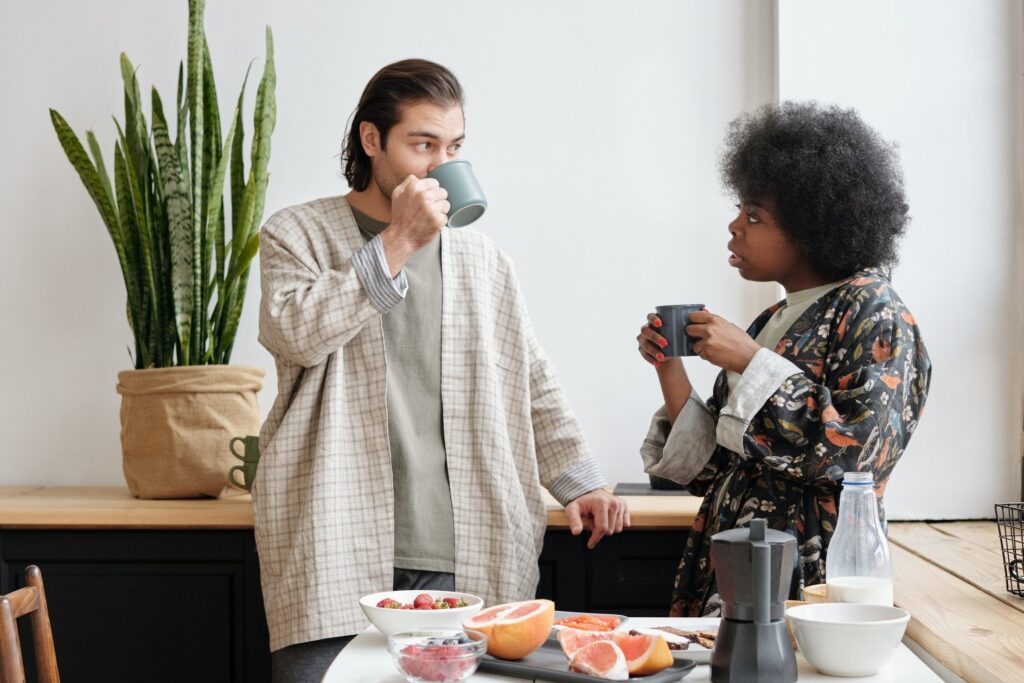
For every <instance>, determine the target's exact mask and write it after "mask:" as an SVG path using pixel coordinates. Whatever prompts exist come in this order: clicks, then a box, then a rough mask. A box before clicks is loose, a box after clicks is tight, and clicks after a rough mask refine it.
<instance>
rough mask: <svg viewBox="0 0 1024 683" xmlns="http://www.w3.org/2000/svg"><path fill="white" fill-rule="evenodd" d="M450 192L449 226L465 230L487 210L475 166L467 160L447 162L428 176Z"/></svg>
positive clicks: (485, 199)
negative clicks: (474, 169) (475, 174)
mask: <svg viewBox="0 0 1024 683" xmlns="http://www.w3.org/2000/svg"><path fill="white" fill-rule="evenodd" d="M427 177H428V178H433V179H434V180H436V181H437V182H438V183H440V184H441V187H443V188H444V189H446V190H448V203H449V204H451V205H452V208H451V209H449V210H448V226H449V227H452V228H464V227H466V226H467V225H469V224H470V223H472V222H473V221H475V220H476V219H477V218H480V216H483V215H484V211H486V210H487V198H486V197H484V191H483V190H482V189H480V183H478V182H477V180H476V176H474V175H473V166H472V165H471V164H470V163H469V162H468V161H466V160H465V159H454V160H452V161H446V162H445V163H443V164H441V165H440V166H437V167H436V168H434V170H433V171H431V172H430V173H428V174H427Z"/></svg>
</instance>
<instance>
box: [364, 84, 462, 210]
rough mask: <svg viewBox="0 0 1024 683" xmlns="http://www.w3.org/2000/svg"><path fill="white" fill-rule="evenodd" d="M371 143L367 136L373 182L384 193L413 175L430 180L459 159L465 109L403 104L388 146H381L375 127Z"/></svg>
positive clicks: (425, 104) (424, 104) (424, 103)
mask: <svg viewBox="0 0 1024 683" xmlns="http://www.w3.org/2000/svg"><path fill="white" fill-rule="evenodd" d="M363 125H364V126H370V127H371V128H372V131H371V135H370V136H369V138H370V139H369V140H368V139H367V135H366V134H364V135H363V149H365V150H366V153H367V154H368V155H369V156H370V163H371V166H372V168H373V182H374V184H376V186H377V187H378V189H379V190H380V191H381V193H382V194H383V195H384V196H385V197H386V198H387V199H389V200H390V199H391V193H393V192H394V191H395V188H396V187H398V185H399V184H401V182H402V181H403V180H405V179H406V178H408V177H409V176H410V175H414V176H416V177H417V178H423V177H426V175H427V173H429V172H430V171H431V170H433V169H434V167H435V166H440V165H441V164H443V163H444V162H446V161H451V160H452V159H458V158H459V151H460V150H461V148H462V141H463V140H464V139H465V137H466V130H465V119H464V118H463V115H462V107H461V106H459V105H455V106H453V107H447V108H446V107H440V106H438V105H436V104H432V103H429V102H418V103H413V104H406V105H403V106H402V107H401V109H400V118H399V121H398V123H396V124H395V125H394V126H392V127H391V130H390V131H389V132H388V138H387V146H386V147H385V146H384V145H381V144H380V137H379V133H378V134H377V135H373V134H372V133H373V132H376V130H377V128H376V126H373V124H363Z"/></svg>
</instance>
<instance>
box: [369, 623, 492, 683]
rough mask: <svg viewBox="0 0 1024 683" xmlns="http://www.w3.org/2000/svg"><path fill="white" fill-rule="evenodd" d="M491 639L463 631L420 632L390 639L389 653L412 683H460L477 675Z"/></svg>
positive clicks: (404, 632) (400, 634) (393, 636)
mask: <svg viewBox="0 0 1024 683" xmlns="http://www.w3.org/2000/svg"><path fill="white" fill-rule="evenodd" d="M486 651H487V636H486V635H484V634H483V633H480V632H479V631H472V630H465V631H463V630H461V629H450V628H448V629H420V630H417V631H403V632H402V633H395V634H393V635H391V636H388V652H390V653H391V658H392V659H393V660H394V662H395V667H396V668H397V669H398V671H399V672H400V673H401V674H402V675H403V676H405V679H406V680H407V681H409V683H426V682H427V681H430V682H431V683H459V682H460V681H464V680H465V679H467V678H469V677H470V676H472V675H473V672H475V671H476V667H477V666H478V665H479V664H480V658H481V657H483V654H484V652H486Z"/></svg>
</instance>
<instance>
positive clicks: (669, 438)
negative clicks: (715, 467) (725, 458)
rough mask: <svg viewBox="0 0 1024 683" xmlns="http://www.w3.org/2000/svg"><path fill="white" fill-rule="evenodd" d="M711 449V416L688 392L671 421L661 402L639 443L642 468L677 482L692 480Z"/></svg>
mask: <svg viewBox="0 0 1024 683" xmlns="http://www.w3.org/2000/svg"><path fill="white" fill-rule="evenodd" d="M714 452H715V418H714V417H712V415H711V412H710V411H709V410H708V407H707V406H706V405H705V404H704V402H703V401H702V400H700V399H699V398H697V396H696V395H695V394H694V393H692V392H691V393H690V398H689V399H687V401H686V403H685V404H683V409H682V410H681V411H679V415H678V416H677V417H676V421H675V423H670V422H669V420H668V414H667V412H666V411H665V406H662V407H661V408H659V409H658V412H656V413H655V414H654V418H653V419H652V420H651V427H650V429H649V430H648V432H647V438H645V439H644V443H643V445H642V446H641V447H640V456H641V457H642V458H643V461H644V471H645V472H647V473H648V474H653V475H654V476H656V477H662V478H664V479H671V480H672V481H674V482H676V483H679V484H688V483H689V482H691V481H693V478H694V477H696V476H697V475H698V474H700V471H701V470H703V469H704V466H705V465H706V464H707V463H708V461H709V460H710V459H711V455H712V454H713V453H714Z"/></svg>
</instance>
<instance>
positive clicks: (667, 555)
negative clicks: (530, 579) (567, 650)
mask: <svg viewBox="0 0 1024 683" xmlns="http://www.w3.org/2000/svg"><path fill="white" fill-rule="evenodd" d="M686 533H687V532H686V531H685V530H680V531H672V530H665V531H661V530H642V529H631V530H629V531H627V532H625V533H622V534H619V535H616V536H609V537H606V538H603V539H601V542H600V543H599V544H598V545H597V547H596V548H594V549H593V550H587V547H586V540H585V537H584V536H573V535H572V534H570V533H569V532H568V531H566V530H560V529H554V530H551V531H548V532H547V535H546V536H545V537H544V551H543V552H542V553H541V556H540V583H539V584H538V586H537V597H541V598H550V599H551V600H554V601H555V604H556V605H557V606H558V609H562V610H568V611H574V612H611V613H614V614H625V615H627V616H632V617H640V616H663V615H666V614H668V608H669V602H670V600H671V597H672V583H673V581H674V580H675V576H676V570H677V568H678V567H679V560H680V559H681V558H682V555H683V546H684V545H685V543H686Z"/></svg>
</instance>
